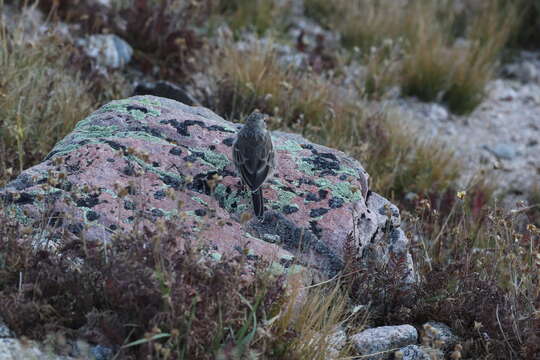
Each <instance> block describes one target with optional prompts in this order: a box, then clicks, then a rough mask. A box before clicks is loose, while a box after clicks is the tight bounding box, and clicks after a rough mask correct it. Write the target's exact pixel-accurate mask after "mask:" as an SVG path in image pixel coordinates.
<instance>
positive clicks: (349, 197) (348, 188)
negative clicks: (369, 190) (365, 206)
mask: <svg viewBox="0 0 540 360" xmlns="http://www.w3.org/2000/svg"><path fill="white" fill-rule="evenodd" d="M315 184H317V186H318V187H319V188H321V189H325V190H329V191H330V192H332V195H333V196H334V197H340V198H342V199H343V201H345V202H353V201H357V200H360V199H362V194H361V192H360V191H359V189H358V187H357V186H354V185H352V184H351V183H349V182H347V181H339V182H336V183H333V182H331V181H330V180H328V179H324V178H320V179H317V180H315Z"/></svg>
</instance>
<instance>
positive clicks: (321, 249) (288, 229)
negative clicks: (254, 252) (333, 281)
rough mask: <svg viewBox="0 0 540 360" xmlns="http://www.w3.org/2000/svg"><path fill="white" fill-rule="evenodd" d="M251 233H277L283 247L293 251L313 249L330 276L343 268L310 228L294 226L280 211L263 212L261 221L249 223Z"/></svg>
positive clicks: (339, 260) (263, 234)
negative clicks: (322, 260) (319, 256)
mask: <svg viewBox="0 0 540 360" xmlns="http://www.w3.org/2000/svg"><path fill="white" fill-rule="evenodd" d="M250 228H251V233H252V235H254V236H256V237H258V238H260V239H263V238H264V237H265V236H268V235H277V237H278V238H279V239H280V241H281V244H282V245H283V247H284V248H285V249H286V250H288V251H291V252H293V253H296V252H298V251H299V252H301V253H305V254H308V253H309V250H313V251H315V252H316V253H317V254H319V255H321V256H322V257H323V259H324V260H325V263H324V264H319V265H320V266H321V267H322V269H321V270H323V271H325V272H326V273H328V274H329V275H330V276H333V275H335V274H336V273H338V272H339V271H340V270H341V269H342V268H343V261H342V260H341V259H340V258H339V257H338V256H337V255H336V254H335V253H334V252H333V251H332V250H331V249H330V248H329V247H328V246H327V245H326V244H325V243H324V242H322V241H321V240H319V239H318V238H317V237H316V236H315V235H314V234H313V233H312V232H311V231H310V230H308V229H304V228H300V227H298V226H296V224H295V223H294V222H292V221H291V220H289V219H288V218H287V217H286V216H284V215H283V214H281V213H278V212H274V211H271V212H270V211H269V212H266V213H265V214H264V217H263V220H262V221H259V220H257V221H252V222H251V223H250Z"/></svg>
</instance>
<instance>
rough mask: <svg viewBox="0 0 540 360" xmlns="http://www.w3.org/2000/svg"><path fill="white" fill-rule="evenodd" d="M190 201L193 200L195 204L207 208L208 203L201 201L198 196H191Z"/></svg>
mask: <svg viewBox="0 0 540 360" xmlns="http://www.w3.org/2000/svg"><path fill="white" fill-rule="evenodd" d="M191 200H193V201H195V202H198V203H199V204H201V205H204V206H206V207H208V203H207V202H206V201H204V200H203V199H201V198H200V197H198V196H192V197H191Z"/></svg>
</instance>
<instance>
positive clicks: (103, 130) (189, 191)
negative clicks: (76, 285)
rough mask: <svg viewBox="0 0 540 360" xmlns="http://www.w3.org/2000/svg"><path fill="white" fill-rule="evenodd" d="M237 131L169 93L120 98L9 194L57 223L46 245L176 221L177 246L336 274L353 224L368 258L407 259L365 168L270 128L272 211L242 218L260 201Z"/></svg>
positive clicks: (31, 215) (8, 205)
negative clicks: (240, 171)
mask: <svg viewBox="0 0 540 360" xmlns="http://www.w3.org/2000/svg"><path fill="white" fill-rule="evenodd" d="M240 127H241V125H239V124H234V123H231V122H228V121H226V120H224V119H222V118H221V117H219V116H218V115H216V114H214V113H213V112H211V111H209V110H208V109H205V108H202V107H191V106H187V105H184V104H182V103H179V102H176V101H173V100H168V99H164V98H159V97H153V96H137V97H132V98H129V99H125V100H119V101H113V102H111V103H109V104H107V105H105V106H103V107H102V108H100V109H99V110H97V111H96V112H95V113H93V114H92V115H90V116H89V117H88V118H86V119H84V120H82V121H81V122H79V124H78V125H77V127H76V128H75V129H74V130H73V132H72V133H71V134H69V135H68V136H67V137H66V138H64V139H63V140H62V141H60V142H59V143H58V144H57V145H56V146H55V148H54V149H53V150H52V151H51V153H50V154H49V155H48V156H47V158H46V159H45V160H44V161H43V162H42V163H41V164H39V165H36V166H34V167H32V168H30V169H27V170H26V171H24V172H23V173H22V174H21V175H20V176H19V177H18V178H17V179H15V180H14V181H12V182H11V183H10V184H8V185H7V186H6V187H5V188H4V189H0V197H1V198H2V199H3V200H4V204H5V211H8V212H9V213H10V214H11V215H12V216H13V217H15V218H17V220H18V221H19V222H21V223H25V224H32V223H38V222H40V221H41V223H43V222H44V221H46V222H47V223H48V224H49V225H51V226H52V228H54V229H56V230H55V231H56V232H51V231H48V232H46V233H43V232H40V231H38V230H36V234H34V241H37V243H40V242H41V243H45V242H46V243H47V244H48V245H54V244H55V241H57V239H59V238H60V237H61V236H65V235H66V234H68V235H69V236H75V237H84V238H85V239H86V241H114V235H115V234H116V233H121V232H126V231H131V230H133V229H134V228H139V227H141V226H143V225H146V226H148V227H150V228H152V227H155V224H156V223H157V222H158V221H159V220H160V219H163V220H164V219H167V220H172V221H177V222H178V223H179V224H180V225H181V227H182V229H183V231H182V232H180V233H179V235H178V244H179V246H181V245H182V243H183V242H184V241H186V239H191V241H201V240H204V241H207V242H208V244H209V245H210V246H211V248H212V249H214V250H215V251H216V253H219V254H231V253H234V252H237V251H246V250H247V253H248V256H251V257H252V258H254V259H256V258H258V257H265V258H267V259H269V260H272V261H276V262H277V264H280V266H283V267H287V266H288V265H289V264H290V263H292V262H296V263H299V264H301V265H305V266H310V267H314V268H317V269H319V270H321V271H323V272H325V273H327V274H335V273H336V272H338V271H339V270H340V269H341V267H342V265H343V245H344V242H345V239H346V238H347V235H348V234H349V233H350V232H351V231H352V230H353V222H354V221H356V226H355V241H356V244H357V246H358V250H359V254H361V255H362V254H364V253H365V254H369V255H365V256H373V254H374V253H376V256H378V257H379V258H380V259H381V260H382V261H385V259H387V258H388V256H389V255H398V256H404V257H407V258H409V259H410V257H409V256H408V249H407V246H408V240H407V238H406V237H405V235H404V234H403V231H402V230H401V229H400V227H399V226H400V224H399V211H398V209H397V208H396V207H395V206H394V205H392V204H391V203H390V202H388V201H387V200H386V199H384V198H383V197H381V196H379V195H377V194H375V193H372V192H371V191H369V189H368V174H367V173H366V172H365V170H364V169H363V168H362V166H361V165H360V163H358V162H357V161H356V160H354V159H352V158H351V157H349V156H347V155H346V154H344V153H342V152H340V151H337V150H333V149H330V148H327V147H324V146H321V145H317V144H313V143H310V142H308V141H307V140H305V139H304V138H302V137H300V136H298V135H293V134H287V133H282V132H273V134H272V136H273V142H274V148H275V150H276V158H277V162H278V167H277V169H276V171H275V174H274V176H273V177H272V179H270V180H269V181H268V182H267V184H266V185H265V186H264V189H263V193H264V197H265V199H266V204H265V205H266V213H265V216H264V219H262V220H258V219H255V218H252V219H250V220H249V221H245V220H246V216H245V215H243V214H244V213H248V214H251V213H252V209H251V200H250V196H249V194H247V193H246V192H245V191H244V190H243V189H242V187H241V185H240V181H239V178H238V177H237V176H236V174H235V170H234V166H233V164H232V161H231V159H232V157H231V149H232V147H231V146H232V144H233V141H234V138H235V134H236V132H237V130H238V129H239V128H240ZM353 209H354V211H353ZM353 212H354V216H353ZM353 218H354V219H355V220H354V221H353ZM368 248H377V249H382V250H377V252H373V251H363V250H365V249H368ZM217 256H219V255H217ZM410 270H412V268H411V269H410Z"/></svg>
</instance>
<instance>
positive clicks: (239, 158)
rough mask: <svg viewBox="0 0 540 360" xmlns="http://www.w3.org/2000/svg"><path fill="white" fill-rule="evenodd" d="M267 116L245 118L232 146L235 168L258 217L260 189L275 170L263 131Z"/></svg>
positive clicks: (269, 143) (267, 136) (261, 203)
mask: <svg viewBox="0 0 540 360" xmlns="http://www.w3.org/2000/svg"><path fill="white" fill-rule="evenodd" d="M267 118H268V116H267V115H265V114H263V113H261V112H259V111H258V110H255V111H254V112H253V113H251V115H249V116H248V117H247V119H246V124H245V125H244V127H243V128H242V130H240V132H238V135H237V137H236V141H235V142H234V145H233V159H234V165H235V166H236V170H237V172H238V175H239V176H240V179H242V183H243V184H245V185H247V186H248V188H249V190H250V191H251V198H252V200H253V210H254V212H255V215H256V216H257V217H261V216H263V214H264V199H263V195H262V189H261V186H262V185H263V184H264V182H265V181H266V179H268V178H269V177H270V176H272V173H273V171H274V169H275V155H274V147H273V146H272V137H271V136H270V132H268V130H267V129H266V123H265V120H266V119H267Z"/></svg>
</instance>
